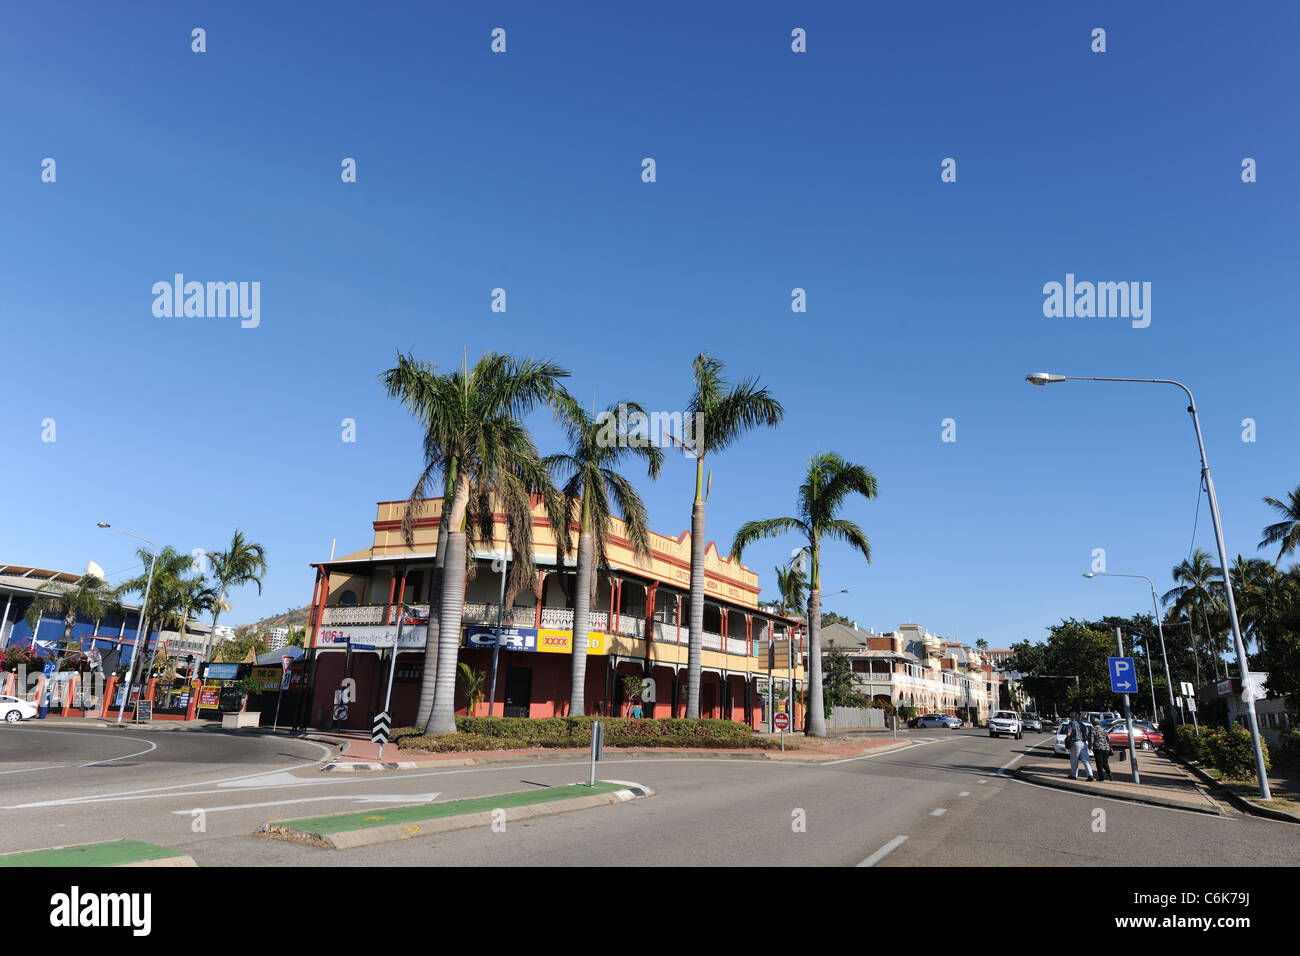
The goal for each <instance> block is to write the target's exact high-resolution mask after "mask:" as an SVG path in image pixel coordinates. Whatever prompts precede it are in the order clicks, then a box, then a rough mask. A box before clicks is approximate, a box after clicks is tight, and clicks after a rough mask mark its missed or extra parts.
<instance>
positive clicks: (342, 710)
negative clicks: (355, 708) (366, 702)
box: [334, 704, 348, 720]
mask: <svg viewBox="0 0 1300 956" xmlns="http://www.w3.org/2000/svg"><path fill="white" fill-rule="evenodd" d="M334 719H335V720H347V719H348V705H347V704H339V705H338V706H337V707H335V708H334Z"/></svg>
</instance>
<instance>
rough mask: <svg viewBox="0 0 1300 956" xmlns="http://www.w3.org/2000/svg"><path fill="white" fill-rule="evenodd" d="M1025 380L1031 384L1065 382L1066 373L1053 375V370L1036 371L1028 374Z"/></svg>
mask: <svg viewBox="0 0 1300 956" xmlns="http://www.w3.org/2000/svg"><path fill="white" fill-rule="evenodd" d="M1025 381H1026V382H1028V383H1029V384H1030V385H1050V384H1052V383H1053V382H1064V381H1065V376H1064V375H1053V374H1052V373H1051V372H1035V373H1034V374H1033V375H1026V376H1025Z"/></svg>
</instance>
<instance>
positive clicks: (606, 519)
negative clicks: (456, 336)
mask: <svg viewBox="0 0 1300 956" xmlns="http://www.w3.org/2000/svg"><path fill="white" fill-rule="evenodd" d="M561 407H562V409H563V415H562V421H563V425H564V430H565V433H566V435H567V437H568V439H569V451H568V453H567V454H562V455H551V456H549V457H547V458H546V461H545V464H546V467H547V469H548V470H550V472H551V474H552V475H554V476H556V478H557V480H563V481H564V485H563V487H562V490H561V494H562V495H563V497H564V517H565V523H564V528H565V531H564V536H565V538H568V536H569V529H570V528H571V527H572V526H573V525H574V524H575V523H576V524H577V525H578V566H577V569H576V570H577V574H576V591H575V593H574V601H573V640H572V646H571V647H570V651H571V655H572V666H571V667H570V673H569V716H570V717H582V716H584V715H585V713H586V703H587V702H586V688H587V684H586V681H587V631H588V621H589V620H590V616H591V601H592V598H593V597H594V596H595V594H596V569H597V568H605V567H609V561H608V560H607V559H606V557H605V547H606V544H607V543H608V540H609V532H610V526H611V521H610V519H611V517H612V516H613V515H617V516H618V517H620V518H622V519H623V521H624V523H625V525H626V527H627V539H628V542H629V543H630V544H631V545H632V551H633V553H634V554H635V555H636V556H637V557H638V558H641V559H644V560H649V558H650V525H649V519H648V518H647V517H646V510H645V504H644V502H642V501H641V496H640V495H638V494H637V493H636V488H634V487H633V486H632V483H631V482H630V481H628V480H627V479H626V478H624V477H623V476H622V475H620V474H619V473H618V472H617V471H615V470H614V468H615V467H616V466H617V465H618V464H619V463H620V462H621V461H622V460H623V459H624V458H627V457H630V456H639V457H642V458H644V459H645V460H646V470H647V471H648V472H649V474H650V477H651V478H658V477H659V469H660V468H661V467H662V465H663V459H664V456H663V452H662V451H660V450H659V449H658V448H657V447H655V446H654V445H652V444H650V442H649V441H648V440H647V439H646V437H645V436H644V435H639V434H635V433H629V430H628V427H627V420H628V417H629V415H630V414H631V413H634V412H635V413H638V414H640V415H642V416H644V415H645V409H643V408H642V407H641V406H640V405H638V404H637V403H636V402H616V403H615V404H613V405H611V406H610V407H609V408H608V409H606V410H605V411H604V412H601V413H600V414H599V415H597V416H596V417H595V418H592V416H591V415H589V414H588V413H587V412H585V411H583V409H582V408H581V407H579V406H578V404H577V403H576V402H574V401H572V400H571V399H569V400H566V401H565V402H564V403H563V404H562V406H561ZM620 412H622V414H620ZM579 509H581V514H579ZM649 639H650V635H648V634H647V635H646V640H649Z"/></svg>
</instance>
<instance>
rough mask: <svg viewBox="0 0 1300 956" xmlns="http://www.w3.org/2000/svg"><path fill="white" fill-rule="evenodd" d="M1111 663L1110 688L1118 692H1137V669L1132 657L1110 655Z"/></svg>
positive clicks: (1109, 660)
mask: <svg viewBox="0 0 1300 956" xmlns="http://www.w3.org/2000/svg"><path fill="white" fill-rule="evenodd" d="M1106 660H1107V661H1108V662H1109V664H1110V689H1111V691H1113V692H1114V693H1116V694H1136V693H1137V689H1138V687H1137V676H1136V675H1137V670H1136V669H1135V668H1134V667H1133V658H1131V657H1108V658H1106Z"/></svg>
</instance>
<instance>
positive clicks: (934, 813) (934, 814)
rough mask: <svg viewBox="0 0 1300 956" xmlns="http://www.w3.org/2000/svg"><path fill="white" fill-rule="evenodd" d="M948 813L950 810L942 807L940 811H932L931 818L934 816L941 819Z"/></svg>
mask: <svg viewBox="0 0 1300 956" xmlns="http://www.w3.org/2000/svg"><path fill="white" fill-rule="evenodd" d="M947 812H948V808H947V807H940V808H939V809H938V810H931V811H930V816H932V817H941V816H943V815H944V814H945V813H947Z"/></svg>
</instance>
